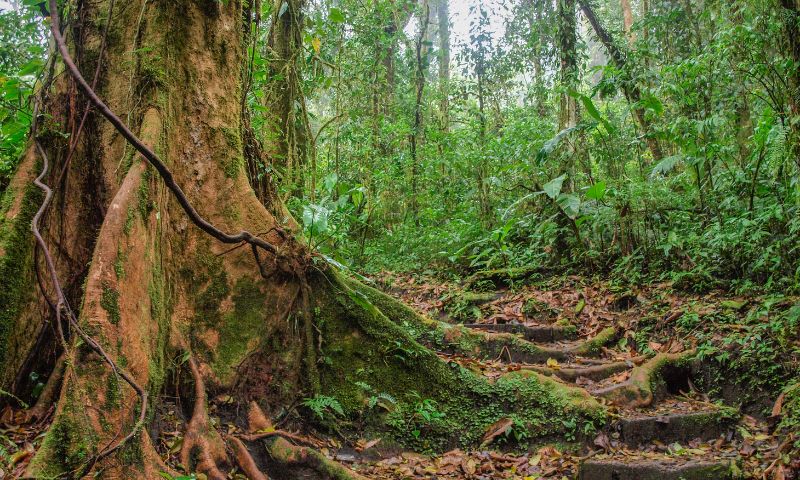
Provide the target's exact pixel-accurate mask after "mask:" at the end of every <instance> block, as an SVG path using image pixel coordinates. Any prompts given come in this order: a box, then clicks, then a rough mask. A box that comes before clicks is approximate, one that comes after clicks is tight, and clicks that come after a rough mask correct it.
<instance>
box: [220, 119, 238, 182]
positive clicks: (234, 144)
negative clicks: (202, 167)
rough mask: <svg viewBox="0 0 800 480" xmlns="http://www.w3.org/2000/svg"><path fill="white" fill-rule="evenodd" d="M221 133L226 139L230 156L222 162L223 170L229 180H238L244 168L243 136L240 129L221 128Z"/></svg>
mask: <svg viewBox="0 0 800 480" xmlns="http://www.w3.org/2000/svg"><path fill="white" fill-rule="evenodd" d="M219 131H220V133H221V134H222V136H223V138H224V139H225V145H226V148H227V151H228V152H229V155H227V156H224V157H223V160H222V170H223V171H224V172H225V175H226V176H227V177H228V178H236V176H237V175H239V172H240V171H241V170H242V169H243V168H244V157H243V156H242V150H243V149H242V136H241V133H240V132H239V129H238V128H228V127H225V128H220V129H219Z"/></svg>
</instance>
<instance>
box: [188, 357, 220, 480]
mask: <svg viewBox="0 0 800 480" xmlns="http://www.w3.org/2000/svg"><path fill="white" fill-rule="evenodd" d="M189 369H190V370H191V372H192V377H193V378H194V388H195V402H194V410H193V411H192V418H191V420H189V425H188V426H187V427H186V434H185V435H184V437H183V447H181V463H183V465H185V466H186V467H190V468H191V465H192V462H191V460H192V456H193V455H195V456H196V458H197V462H196V463H197V466H196V467H195V469H196V470H197V471H198V472H201V473H204V474H205V475H206V477H207V478H209V479H211V480H225V479H226V478H227V476H226V475H225V474H224V473H222V471H220V469H219V465H220V464H222V463H227V460H228V455H227V453H225V445H224V443H223V442H222V438H220V436H219V433H218V432H217V431H216V430H215V429H214V427H213V426H211V425H210V424H209V421H208V405H207V404H208V397H207V394H206V387H205V382H203V376H202V375H201V373H200V369H199V368H198V367H197V362H196V361H195V360H194V358H192V357H189Z"/></svg>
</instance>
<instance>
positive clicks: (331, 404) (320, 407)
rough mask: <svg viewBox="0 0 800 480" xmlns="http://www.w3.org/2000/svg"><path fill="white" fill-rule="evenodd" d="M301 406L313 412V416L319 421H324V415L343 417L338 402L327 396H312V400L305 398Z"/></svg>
mask: <svg viewBox="0 0 800 480" xmlns="http://www.w3.org/2000/svg"><path fill="white" fill-rule="evenodd" d="M302 405H303V406H304V407H306V408H308V409H309V410H311V411H312V412H314V415H316V416H317V418H319V419H320V420H324V419H325V415H326V414H327V415H330V414H334V415H339V416H343V415H344V410H343V409H342V405H341V404H340V403H339V401H338V400H336V399H335V398H333V397H329V396H327V395H314V397H312V398H306V399H305V400H303V402H302Z"/></svg>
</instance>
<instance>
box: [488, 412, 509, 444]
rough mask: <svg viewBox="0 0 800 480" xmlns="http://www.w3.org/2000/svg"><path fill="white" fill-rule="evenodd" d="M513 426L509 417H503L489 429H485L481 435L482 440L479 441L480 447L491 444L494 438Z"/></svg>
mask: <svg viewBox="0 0 800 480" xmlns="http://www.w3.org/2000/svg"><path fill="white" fill-rule="evenodd" d="M513 425H514V420H513V419H511V418H509V417H503V418H501V419H500V420H498V421H496V422H494V423H493V424H491V425H489V428H487V429H486V433H485V434H484V435H483V438H482V439H481V446H486V445H488V444H490V443H492V441H494V439H495V438H497V437H499V436H500V435H503V434H505V433H506V432H508V431H509V430H510V429H511V427H512V426H513Z"/></svg>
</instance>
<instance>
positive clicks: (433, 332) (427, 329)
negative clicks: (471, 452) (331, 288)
mask: <svg viewBox="0 0 800 480" xmlns="http://www.w3.org/2000/svg"><path fill="white" fill-rule="evenodd" d="M340 277H341V278H340V280H341V281H342V283H344V284H345V285H347V286H348V287H350V288H351V289H353V290H355V291H358V292H359V293H361V294H363V295H364V296H365V297H366V298H367V300H369V302H370V303H371V304H372V305H374V306H375V307H376V308H377V309H378V310H380V311H381V312H383V313H384V314H385V315H386V317H387V318H389V319H390V320H392V321H393V322H394V323H397V324H399V325H401V326H403V328H404V329H405V330H406V331H408V332H409V333H410V334H411V336H412V337H414V339H415V340H417V341H418V342H420V343H422V344H423V345H425V346H428V347H432V348H434V349H436V350H445V351H451V352H453V353H458V354H462V355H467V356H470V357H501V358H506V359H508V358H509V357H510V358H511V360H512V361H517V362H529V363H539V362H544V361H547V359H549V358H554V359H556V360H564V359H567V358H569V357H573V356H576V355H580V356H587V357H588V356H596V355H599V354H600V353H601V352H602V348H603V347H604V346H606V345H608V344H609V343H611V342H612V341H613V340H614V339H615V338H616V336H617V330H616V329H615V328H613V327H609V328H606V329H604V330H602V331H601V332H600V333H598V334H597V335H596V336H595V337H593V338H591V339H589V340H586V341H584V342H581V343H578V344H577V345H574V346H573V347H571V348H558V347H547V346H542V345H537V344H536V343H533V342H529V341H527V340H525V339H523V338H522V337H521V336H520V335H518V334H514V333H495V332H483V331H479V330H474V329H470V328H466V327H463V326H460V325H452V324H449V323H446V322H441V321H437V320H433V319H430V318H428V317H424V316H422V315H420V314H419V313H417V312H416V311H414V310H412V309H411V308H410V307H408V306H406V305H404V304H402V303H400V302H397V301H395V300H394V299H392V298H391V297H389V296H387V295H386V294H384V293H383V292H380V291H378V290H376V289H374V288H372V287H369V286H367V285H363V284H361V283H358V282H356V281H355V280H353V279H350V278H348V277H345V276H344V275H341V276H340Z"/></svg>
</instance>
